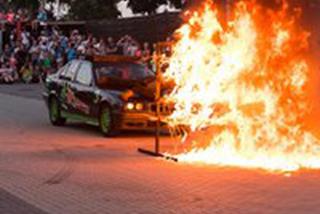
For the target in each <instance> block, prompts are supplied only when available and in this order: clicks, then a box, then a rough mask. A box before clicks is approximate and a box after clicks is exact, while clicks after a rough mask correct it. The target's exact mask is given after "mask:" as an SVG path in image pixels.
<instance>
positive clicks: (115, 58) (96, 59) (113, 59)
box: [89, 55, 140, 63]
mask: <svg viewBox="0 0 320 214" xmlns="http://www.w3.org/2000/svg"><path fill="white" fill-rule="evenodd" d="M139 59H140V58H139V57H131V56H122V55H107V56H97V55H96V56H92V57H91V59H90V58H89V60H90V61H92V62H93V63H119V62H120V63H121V62H123V63H126V62H132V63H139V62H140V60H139Z"/></svg>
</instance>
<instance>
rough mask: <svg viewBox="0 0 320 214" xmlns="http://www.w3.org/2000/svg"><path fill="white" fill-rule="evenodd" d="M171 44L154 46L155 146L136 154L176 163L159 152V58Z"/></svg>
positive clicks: (160, 73)
mask: <svg viewBox="0 0 320 214" xmlns="http://www.w3.org/2000/svg"><path fill="white" fill-rule="evenodd" d="M171 46H172V43H171V42H160V43H157V45H156V50H155V55H154V62H155V64H156V94H155V95H156V96H155V103H156V106H157V108H156V118H157V121H156V127H155V144H154V151H149V150H146V149H142V148H138V152H140V153H142V154H145V155H149V156H153V157H161V158H164V159H166V160H171V161H175V162H178V159H177V158H175V157H171V156H168V155H165V154H162V153H161V152H160V134H161V133H160V132H161V130H160V129H161V115H160V108H161V106H160V100H161V85H162V83H161V82H162V70H161V67H162V63H161V58H162V57H161V56H162V55H163V50H165V49H167V48H168V47H169V48H171Z"/></svg>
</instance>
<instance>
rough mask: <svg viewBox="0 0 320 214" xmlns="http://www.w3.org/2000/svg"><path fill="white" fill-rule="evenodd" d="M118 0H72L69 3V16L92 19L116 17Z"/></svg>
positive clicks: (117, 14) (78, 18)
mask: <svg viewBox="0 0 320 214" xmlns="http://www.w3.org/2000/svg"><path fill="white" fill-rule="evenodd" d="M118 2H119V0H72V1H70V2H69V4H70V8H71V10H70V15H71V18H73V19H77V20H93V19H107V18H117V17H118V16H119V15H120V12H119V10H118V8H117V3H118Z"/></svg>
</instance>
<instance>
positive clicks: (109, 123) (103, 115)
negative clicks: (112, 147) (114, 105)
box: [99, 105, 115, 137]
mask: <svg viewBox="0 0 320 214" xmlns="http://www.w3.org/2000/svg"><path fill="white" fill-rule="evenodd" d="M99 125H100V131H101V133H102V134H103V135H104V136H105V137H110V136H113V135H114V133H115V129H114V126H113V119H112V111H111V108H110V107H109V106H107V105H103V106H102V108H101V111H100V117H99Z"/></svg>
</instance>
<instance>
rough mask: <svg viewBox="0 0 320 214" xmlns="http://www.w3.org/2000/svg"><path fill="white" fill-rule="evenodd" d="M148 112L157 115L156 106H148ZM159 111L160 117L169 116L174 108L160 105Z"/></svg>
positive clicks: (168, 105) (152, 104)
mask: <svg viewBox="0 0 320 214" xmlns="http://www.w3.org/2000/svg"><path fill="white" fill-rule="evenodd" d="M148 110H149V111H150V112H152V113H157V104H156V103H151V104H149V108H148ZM159 110H160V114H162V115H170V114H172V113H173V111H174V106H173V105H170V104H160V107H159Z"/></svg>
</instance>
